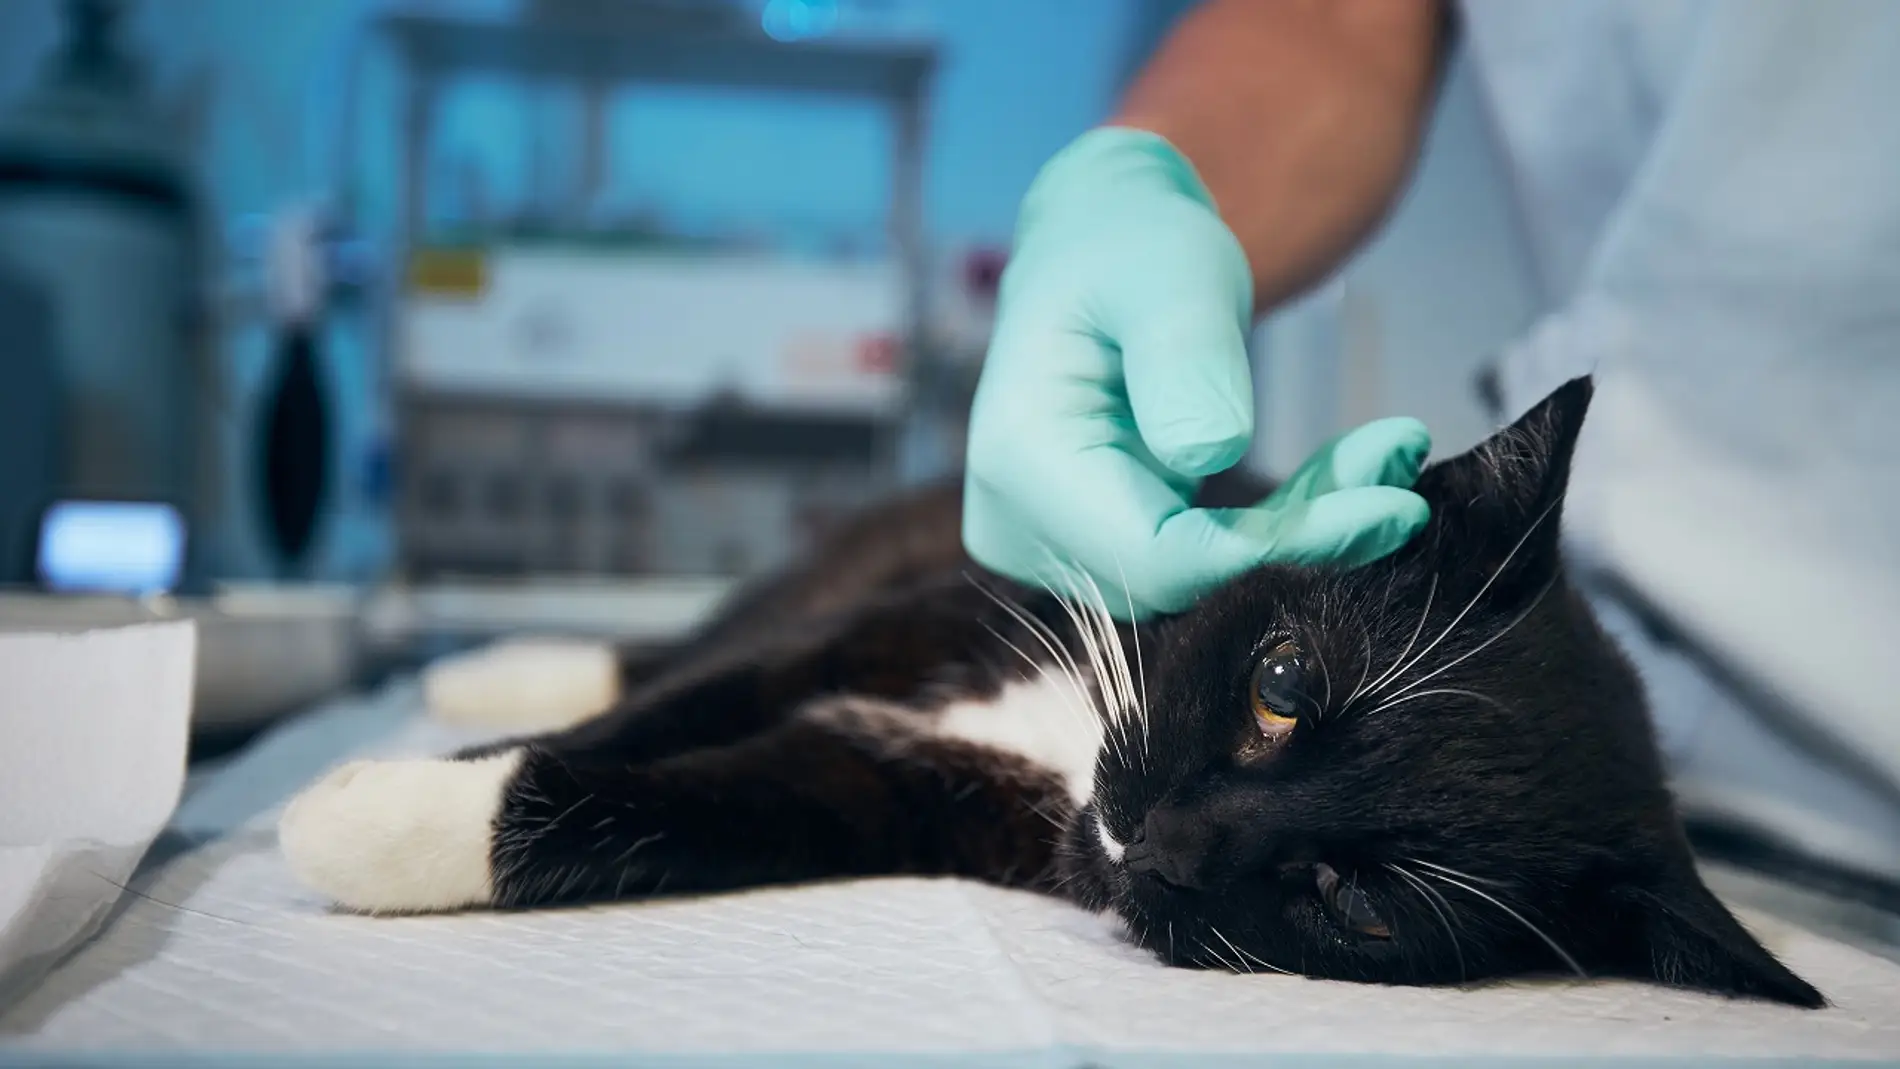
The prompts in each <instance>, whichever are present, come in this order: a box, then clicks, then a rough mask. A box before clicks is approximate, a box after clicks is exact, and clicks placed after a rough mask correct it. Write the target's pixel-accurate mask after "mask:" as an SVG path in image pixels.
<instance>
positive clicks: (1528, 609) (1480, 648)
mask: <svg viewBox="0 0 1900 1069" xmlns="http://www.w3.org/2000/svg"><path fill="white" fill-rule="evenodd" d="M1556 582H1557V580H1556V579H1554V578H1553V579H1552V580H1551V581H1550V582H1548V583H1545V584H1544V588H1543V589H1542V590H1539V591H1538V592H1537V596H1536V597H1534V598H1532V599H1531V603H1530V604H1529V605H1527V606H1525V608H1524V611H1523V612H1520V613H1518V614H1517V616H1515V617H1513V618H1512V620H1511V622H1510V623H1508V624H1505V625H1504V626H1503V627H1502V628H1500V629H1499V630H1498V633H1497V634H1495V635H1492V636H1491V637H1490V638H1487V639H1485V640H1484V641H1483V642H1480V643H1478V645H1477V646H1476V647H1475V648H1473V649H1471V650H1470V651H1468V652H1466V653H1465V654H1464V655H1462V656H1460V657H1458V658H1457V659H1456V660H1454V661H1452V662H1451V663H1450V664H1447V665H1444V666H1443V667H1440V668H1438V669H1436V670H1434V671H1432V672H1429V673H1427V674H1425V675H1423V676H1420V677H1419V678H1417V679H1415V680H1413V681H1412V682H1410V683H1408V684H1406V685H1405V686H1404V687H1401V688H1400V689H1399V690H1398V691H1396V692H1394V693H1393V694H1392V695H1390V697H1392V698H1396V697H1398V696H1399V695H1402V694H1404V693H1406V692H1407V691H1409V690H1412V689H1413V688H1415V687H1419V686H1422V685H1424V684H1425V683H1427V682H1430V681H1431V680H1432V679H1433V678H1434V677H1437V676H1442V675H1444V674H1445V673H1446V672H1449V671H1451V670H1452V669H1454V668H1456V667H1458V666H1459V665H1461V664H1463V663H1464V662H1465V661H1467V660H1470V659H1471V658H1472V657H1475V656H1477V655H1478V654H1480V653H1482V652H1484V648H1485V647H1486V646H1489V645H1491V644H1492V643H1493V642H1496V641H1497V640H1498V639H1501V638H1503V637H1504V636H1505V635H1507V634H1509V633H1510V631H1511V628H1513V627H1516V626H1517V625H1518V624H1521V623H1523V622H1524V618H1525V617H1527V616H1529V615H1530V614H1531V613H1533V612H1535V611H1536V610H1537V606H1538V605H1540V604H1542V603H1543V601H1544V595H1546V594H1548V593H1550V588H1551V587H1552V586H1554V585H1556ZM1487 700H1488V699H1487Z"/></svg>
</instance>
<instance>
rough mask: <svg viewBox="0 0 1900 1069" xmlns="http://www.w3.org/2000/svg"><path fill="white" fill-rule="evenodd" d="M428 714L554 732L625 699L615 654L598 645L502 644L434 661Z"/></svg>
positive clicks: (428, 679)
mask: <svg viewBox="0 0 1900 1069" xmlns="http://www.w3.org/2000/svg"><path fill="white" fill-rule="evenodd" d="M422 692H423V696H424V698H425V700H426V701H427V702H428V705H429V712H430V713H431V714H433V715H434V716H435V717H436V718H437V719H440V720H444V721H447V722H449V723H451V724H461V725H464V726H467V727H475V728H494V729H499V730H503V731H521V732H538V731H556V730H559V729H561V728H565V727H570V726H572V725H574V724H578V723H580V722H581V721H583V720H586V719H587V718H588V717H590V716H593V715H594V714H595V713H599V712H602V711H603V710H605V709H606V708H607V707H608V706H610V705H612V704H613V703H614V700H615V699H616V698H618V697H619V696H620V670H619V665H618V663H617V661H616V658H615V657H614V651H613V650H612V649H611V648H609V647H607V646H603V645H600V644H598V643H591V642H561V641H554V640H539V639H537V640H533V641H518V642H504V643H500V644H498V645H494V646H490V647H488V648H486V649H481V650H476V651H475V652H473V653H465V654H461V655H459V656H455V657H447V658H444V659H443V660H440V661H437V662H436V663H435V664H433V665H431V666H430V667H429V668H427V669H426V670H424V672H423V673H422Z"/></svg>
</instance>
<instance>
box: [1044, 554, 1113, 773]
mask: <svg viewBox="0 0 1900 1069" xmlns="http://www.w3.org/2000/svg"><path fill="white" fill-rule="evenodd" d="M1051 559H1052V560H1053V559H1054V556H1053V554H1052V555H1051ZM1056 564H1057V566H1058V567H1060V566H1061V562H1060V561H1056ZM1037 580H1038V581H1039V582H1041V583H1042V586H1043V589H1044V590H1047V591H1048V592H1049V595H1050V596H1051V597H1053V598H1055V599H1056V604H1057V605H1060V606H1061V607H1062V611H1063V612H1064V613H1066V614H1067V615H1068V617H1069V623H1070V624H1071V625H1072V626H1074V628H1075V632H1076V637H1077V638H1078V639H1079V640H1080V641H1081V643H1082V652H1083V653H1084V654H1085V655H1086V656H1087V657H1088V660H1089V667H1090V669H1091V670H1092V671H1093V673H1094V676H1095V692H1096V694H1098V695H1099V696H1100V703H1099V706H1098V708H1099V709H1100V711H1101V713H1102V719H1103V722H1104V724H1105V726H1106V727H1107V729H1108V730H1107V731H1106V732H1105V734H1107V735H1109V736H1113V737H1119V738H1120V740H1121V744H1120V745H1119V746H1118V747H1117V752H1118V753H1120V754H1122V755H1123V756H1122V760H1123V761H1124V762H1126V761H1127V756H1126V755H1127V752H1128V748H1129V742H1128V731H1127V727H1126V725H1125V724H1123V722H1122V718H1121V715H1120V713H1119V712H1118V711H1117V709H1116V708H1115V706H1116V704H1117V703H1116V701H1115V700H1114V697H1113V695H1112V694H1111V689H1112V686H1113V684H1112V683H1111V681H1110V679H1109V672H1108V666H1107V664H1106V663H1105V662H1104V661H1103V660H1102V649H1101V644H1100V643H1099V642H1098V641H1097V640H1096V637H1095V631H1094V629H1093V628H1092V627H1091V626H1090V625H1089V623H1088V621H1087V620H1086V619H1085V618H1084V614H1083V610H1081V609H1080V608H1078V606H1077V605H1076V603H1075V602H1074V601H1072V600H1070V598H1069V597H1067V596H1065V595H1064V594H1063V592H1062V591H1059V590H1057V589H1056V588H1055V586H1054V585H1053V584H1051V583H1050V582H1049V580H1048V578H1047V577H1046V576H1042V575H1038V576H1037Z"/></svg>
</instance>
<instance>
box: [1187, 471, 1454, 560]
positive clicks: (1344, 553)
mask: <svg viewBox="0 0 1900 1069" xmlns="http://www.w3.org/2000/svg"><path fill="white" fill-rule="evenodd" d="M1430 518H1431V510H1430V509H1429V508H1428V507H1427V506H1426V504H1425V499H1424V498H1422V497H1419V496H1418V495H1417V494H1415V493H1413V492H1411V491H1410V490H1402V489H1400V488H1398V487H1393V486H1368V487H1357V488H1350V489H1345V490H1336V491H1334V492H1332V493H1330V494H1323V495H1320V496H1319V497H1315V498H1310V499H1302V500H1296V501H1293V502H1290V503H1288V504H1287V505H1285V506H1284V507H1279V508H1250V509H1191V510H1187V511H1184V512H1182V513H1179V514H1177V515H1175V516H1173V517H1171V518H1170V519H1169V520H1168V522H1167V524H1166V525H1164V527H1163V529H1162V531H1161V532H1160V535H1159V537H1158V541H1159V542H1160V543H1161V545H1162V552H1163V553H1164V554H1167V555H1171V556H1172V555H1179V556H1192V557H1194V558H1196V559H1197V560H1199V561H1200V562H1201V563H1202V566H1203V567H1204V568H1205V569H1206V570H1207V571H1208V572H1209V573H1219V574H1224V575H1233V574H1236V573H1238V572H1241V571H1244V570H1246V569H1248V568H1251V567H1255V566H1257V565H1260V564H1265V563H1275V564H1300V565H1327V564H1336V565H1341V566H1344V567H1349V568H1351V567H1357V566H1359V565H1362V564H1367V563H1370V562H1372V561H1375V560H1378V559H1379V558H1381V557H1384V556H1387V555H1388V554H1391V553H1393V552H1395V551H1396V550H1398V549H1399V548H1400V547H1402V546H1404V545H1405V543H1406V542H1408V541H1410V540H1411V539H1412V537H1413V536H1414V535H1416V534H1417V533H1418V532H1419V531H1420V530H1421V529H1423V528H1424V526H1425V524H1426V523H1427V521H1429V520H1430Z"/></svg>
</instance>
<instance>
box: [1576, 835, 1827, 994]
mask: <svg viewBox="0 0 1900 1069" xmlns="http://www.w3.org/2000/svg"><path fill="white" fill-rule="evenodd" d="M1683 868H1684V869H1686V870H1687V871H1684V872H1678V873H1674V874H1671V875H1666V876H1662V877H1659V878H1658V879H1655V880H1651V881H1649V882H1648V883H1647V884H1646V885H1642V886H1626V887H1621V888H1618V889H1617V890H1616V891H1614V892H1612V898H1613V901H1614V908H1615V910H1616V912H1617V913H1618V915H1619V917H1620V920H1619V923H1618V924H1617V925H1616V927H1617V928H1618V929H1620V933H1619V935H1620V939H1619V943H1620V946H1619V947H1618V948H1617V949H1616V952H1615V953H1614V957H1615V958H1616V964H1617V965H1618V968H1619V971H1621V972H1623V973H1624V974H1626V975H1631V976H1636V977H1639V978H1642V979H1647V980H1654V981H1657V982H1659V983H1664V984H1669V985H1671V986H1674V987H1685V988H1690V989H1693V990H1697V991H1710V992H1714V993H1716V994H1722V995H1739V996H1744V997H1749V998H1761V999H1768V1000H1771V1001H1774V1002H1783V1003H1787V1004H1788V1005H1790V1006H1801V1007H1803V1008H1806V1009H1819V1008H1821V1007H1823V1006H1826V1005H1827V999H1826V998H1825V997H1823V996H1822V994H1821V993H1820V992H1819V991H1817V990H1815V989H1814V987H1813V985H1811V984H1809V983H1808V982H1807V981H1806V980H1803V979H1801V978H1800V977H1799V976H1796V975H1795V974H1794V973H1793V972H1792V971H1790V970H1789V969H1788V967H1787V966H1785V965H1783V964H1781V962H1779V961H1777V960H1775V956H1774V955H1773V954H1770V953H1769V952H1768V950H1767V948H1766V947H1763V946H1762V945H1761V943H1759V942H1758V941H1756V939H1755V937H1754V936H1752V935H1750V934H1749V932H1748V929H1746V928H1744V927H1742V924H1741V922H1740V921H1738V920H1736V919H1735V915H1734V914H1732V913H1730V912H1729V911H1728V907H1726V906H1724V905H1722V903H1721V901H1720V900H1718V899H1717V898H1716V897H1715V895H1714V894H1713V893H1711V892H1710V891H1709V889H1708V888H1707V887H1705V886H1703V884H1702V881H1701V879H1700V878H1698V877H1697V876H1696V875H1695V874H1694V871H1693V869H1689V868H1688V865H1687V863H1686V862H1685V863H1684V866H1683Z"/></svg>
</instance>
